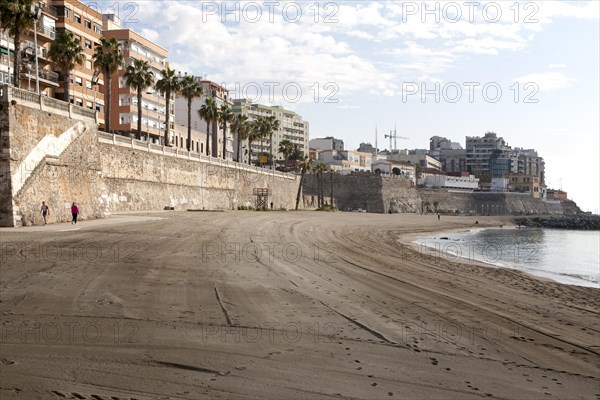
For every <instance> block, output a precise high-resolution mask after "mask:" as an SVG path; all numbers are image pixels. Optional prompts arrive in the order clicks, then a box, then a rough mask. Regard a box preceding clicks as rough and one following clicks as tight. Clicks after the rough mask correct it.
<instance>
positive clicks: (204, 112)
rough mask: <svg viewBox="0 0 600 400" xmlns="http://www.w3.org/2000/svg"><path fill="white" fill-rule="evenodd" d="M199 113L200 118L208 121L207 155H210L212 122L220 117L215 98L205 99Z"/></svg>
mask: <svg viewBox="0 0 600 400" xmlns="http://www.w3.org/2000/svg"><path fill="white" fill-rule="evenodd" d="M198 115H199V116H200V118H202V119H203V120H205V121H206V155H207V156H210V155H211V151H210V147H209V145H210V142H209V140H210V123H211V122H213V121H215V120H216V119H217V118H218V115H219V110H218V109H217V103H215V99H214V98H212V97H209V98H207V99H206V100H204V104H202V107H200V109H199V110H198Z"/></svg>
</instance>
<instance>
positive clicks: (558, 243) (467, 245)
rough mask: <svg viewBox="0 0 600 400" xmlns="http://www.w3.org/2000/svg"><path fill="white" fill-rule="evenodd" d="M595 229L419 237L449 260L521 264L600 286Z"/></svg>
mask: <svg viewBox="0 0 600 400" xmlns="http://www.w3.org/2000/svg"><path fill="white" fill-rule="evenodd" d="M599 238H600V236H598V233H597V232H583V231H567V230H560V231H559V230H554V229H539V228H520V229H519V228H517V227H514V228H513V227H508V228H502V229H498V228H489V229H488V228H475V229H469V230H465V231H461V232H448V233H438V234H437V235H436V236H431V237H423V238H419V239H417V240H415V243H417V244H418V245H423V246H426V247H428V248H430V249H431V250H432V251H435V252H438V253H439V256H441V257H445V258H446V259H448V260H450V259H451V258H455V259H456V258H459V257H460V258H462V259H467V260H470V261H478V262H483V263H485V264H487V265H490V266H493V267H497V268H510V269H516V270H521V271H523V272H527V273H529V274H532V275H537V276H540V277H543V278H549V279H552V280H555V281H557V282H561V283H565V284H571V285H578V286H587V287H594V288H600V265H599V262H598V260H600V240H598V239H599Z"/></svg>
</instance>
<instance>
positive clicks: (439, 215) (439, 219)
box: [438, 213, 440, 221]
mask: <svg viewBox="0 0 600 400" xmlns="http://www.w3.org/2000/svg"><path fill="white" fill-rule="evenodd" d="M439 220H440V214H439V213H438V221H439Z"/></svg>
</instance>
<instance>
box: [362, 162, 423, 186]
mask: <svg viewBox="0 0 600 400" xmlns="http://www.w3.org/2000/svg"><path fill="white" fill-rule="evenodd" d="M371 172H373V173H379V174H383V175H397V176H403V177H405V178H407V179H410V180H411V182H412V183H413V185H416V183H417V181H416V171H415V165H414V164H411V163H403V162H398V161H389V160H377V159H375V157H373V159H372V162H371Z"/></svg>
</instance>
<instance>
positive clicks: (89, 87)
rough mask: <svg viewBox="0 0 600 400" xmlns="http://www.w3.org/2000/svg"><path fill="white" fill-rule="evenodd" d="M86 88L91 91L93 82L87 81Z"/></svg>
mask: <svg viewBox="0 0 600 400" xmlns="http://www.w3.org/2000/svg"><path fill="white" fill-rule="evenodd" d="M85 87H86V89H91V88H92V82H91V81H85Z"/></svg>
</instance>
